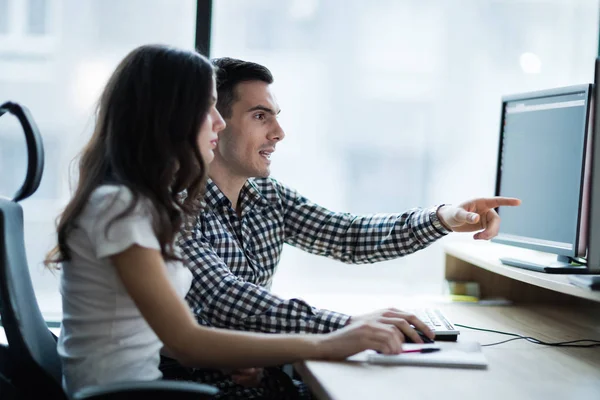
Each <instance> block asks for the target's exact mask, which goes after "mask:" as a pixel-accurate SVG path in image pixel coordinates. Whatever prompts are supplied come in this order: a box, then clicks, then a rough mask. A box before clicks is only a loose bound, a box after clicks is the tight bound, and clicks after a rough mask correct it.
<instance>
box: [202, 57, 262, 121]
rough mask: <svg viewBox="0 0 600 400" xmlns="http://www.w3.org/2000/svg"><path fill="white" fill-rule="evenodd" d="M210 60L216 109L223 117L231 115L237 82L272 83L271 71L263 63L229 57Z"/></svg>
mask: <svg viewBox="0 0 600 400" xmlns="http://www.w3.org/2000/svg"><path fill="white" fill-rule="evenodd" d="M211 62H212V63H213V65H214V66H215V67H216V68H215V69H216V81H217V96H218V100H217V110H219V112H220V113H221V115H222V116H223V118H229V117H231V108H232V106H233V103H234V102H235V101H236V100H237V98H236V95H237V93H236V87H237V85H238V83H241V82H248V81H262V82H265V83H268V84H271V83H273V75H272V74H271V71H269V69H268V68H267V67H265V66H263V65H260V64H257V63H253V62H249V61H243V60H237V59H235V58H229V57H223V58H213V59H212V60H211Z"/></svg>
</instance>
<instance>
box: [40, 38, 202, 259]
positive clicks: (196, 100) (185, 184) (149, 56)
mask: <svg viewBox="0 0 600 400" xmlns="http://www.w3.org/2000/svg"><path fill="white" fill-rule="evenodd" d="M213 71H214V70H213V67H212V65H211V64H210V62H209V61H208V60H207V59H206V58H204V57H203V56H201V55H200V54H198V53H196V52H192V51H185V50H180V49H176V48H172V47H167V46H161V45H147V46H141V47H138V48H137V49H135V50H133V51H132V52H131V53H129V54H128V55H127V56H126V57H125V59H124V60H123V61H121V63H120V64H119V65H118V66H117V68H116V70H115V72H114V73H113V74H112V76H111V77H110V79H109V81H108V83H107V85H106V87H105V89H104V92H103V93H102V95H101V97H100V100H99V103H98V108H97V112H96V124H95V128H94V132H93V134H92V137H91V139H90V141H89V142H88V144H87V145H86V146H85V148H84V149H83V151H82V153H81V158H80V160H79V181H78V184H77V188H76V190H75V194H74V195H73V198H72V199H71V201H70V202H69V203H68V205H67V206H66V208H65V210H64V212H63V213H62V215H61V216H60V217H59V219H58V227H57V232H58V245H57V246H56V248H54V249H53V250H52V251H51V252H50V253H48V255H47V257H46V260H45V264H46V265H47V266H50V265H54V264H57V263H60V262H63V261H68V260H70V259H71V253H70V249H69V247H68V246H67V242H66V241H67V237H68V235H69V233H70V232H71V231H72V230H73V228H74V227H75V223H76V219H77V217H78V216H79V215H80V214H81V212H82V211H83V209H84V208H85V206H86V204H87V202H88V199H89V197H90V194H91V193H92V192H93V191H94V189H96V188H97V187H98V186H100V185H102V184H106V183H117V184H120V185H123V186H125V187H127V188H128V189H129V190H130V191H131V193H132V195H133V198H132V202H131V204H130V205H129V206H128V208H127V209H126V210H125V211H124V212H123V213H121V214H120V215H118V216H117V217H115V218H114V219H113V221H111V223H112V222H114V221H115V220H117V219H119V218H123V217H125V216H127V215H128V214H130V213H131V212H132V211H133V210H134V208H135V207H136V205H137V203H138V201H139V199H140V196H142V197H143V198H145V199H147V200H149V201H150V203H151V205H152V207H151V208H152V217H153V229H154V232H155V234H156V236H157V238H158V242H159V244H160V248H161V253H162V255H163V257H165V259H167V260H173V259H178V257H177V256H176V254H175V251H174V248H173V244H174V241H175V235H176V234H177V232H178V231H179V229H181V227H182V225H183V223H184V222H186V220H187V217H188V216H192V215H194V213H195V212H197V211H198V208H199V205H200V200H201V196H202V194H203V190H204V188H205V185H206V179H207V178H206V176H207V173H206V170H207V169H206V165H205V164H204V161H203V160H202V156H201V154H200V151H199V149H198V144H197V138H198V135H199V133H200V127H201V126H202V123H203V122H204V120H205V118H206V116H207V113H208V111H209V107H210V97H211V93H212V90H213V88H212V85H213V84H212V77H213V74H214V72H213ZM184 191H186V192H187V195H186V196H183V195H182V192H184ZM107 230H108V227H107Z"/></svg>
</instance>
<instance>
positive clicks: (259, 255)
mask: <svg viewBox="0 0 600 400" xmlns="http://www.w3.org/2000/svg"><path fill="white" fill-rule="evenodd" d="M213 62H214V64H215V66H216V67H217V68H218V70H217V92H218V102H217V108H218V110H219V112H220V113H221V114H222V116H223V117H224V119H225V121H226V123H227V127H226V128H225V130H224V131H222V132H221V133H220V135H219V143H218V145H217V148H216V149H215V152H214V153H215V157H214V160H213V161H212V163H211V166H210V174H209V175H210V178H211V179H210V181H209V183H208V187H207V192H206V196H205V202H206V207H205V209H204V211H203V212H202V213H201V215H199V217H198V220H197V222H196V225H195V227H194V228H193V230H192V231H191V232H190V233H186V234H184V235H183V236H182V239H181V241H180V245H181V247H182V250H183V253H184V258H185V259H186V261H187V263H188V265H189V268H190V269H191V270H192V272H193V275H194V282H193V283H192V287H191V289H190V292H189V293H188V295H187V301H188V303H189V304H190V306H191V308H192V310H193V312H194V313H195V315H196V318H197V319H198V321H199V322H200V323H202V324H204V325H209V326H215V327H220V328H230V329H238V330H246V331H261V332H307V333H324V332H330V331H333V330H336V329H339V328H341V327H343V326H344V325H347V324H351V323H354V322H357V321H360V320H365V319H376V320H379V321H382V322H384V323H389V324H393V325H395V326H396V327H397V328H398V329H400V330H401V332H402V333H403V334H404V335H406V336H408V337H409V338H410V339H411V340H413V341H414V342H417V343H420V342H421V339H420V338H419V336H418V334H417V332H416V331H415V330H414V329H413V328H412V327H411V325H414V326H415V327H418V328H420V329H421V330H423V331H424V332H425V334H427V335H428V336H430V337H432V336H433V335H432V333H431V331H429V330H428V329H427V328H426V327H425V326H424V325H423V323H422V322H421V321H419V320H418V319H416V318H415V317H414V316H412V315H410V314H407V313H404V312H401V311H399V310H396V309H386V310H381V311H376V312H374V313H371V314H368V315H364V316H349V315H345V314H341V313H337V312H334V311H328V310H320V309H316V308H314V307H311V306H310V305H309V304H307V303H306V302H304V301H302V300H300V299H282V298H279V297H277V296H275V295H273V294H271V293H270V292H269V287H270V285H271V281H272V278H273V274H274V273H275V270H276V268H277V264H278V262H279V259H280V255H281V251H282V248H283V244H284V243H288V244H290V245H293V246H296V247H298V248H300V249H302V250H305V251H308V252H310V253H313V254H317V255H322V256H326V257H330V258H334V259H337V260H340V261H342V262H346V263H353V264H359V263H374V262H378V261H383V260H389V259H393V258H396V257H401V256H404V255H407V254H410V253H412V252H415V251H417V250H420V249H423V248H425V247H427V246H428V245H429V244H431V243H432V242H434V241H435V240H437V239H439V238H441V237H443V236H445V235H446V234H448V233H449V232H451V231H455V232H478V233H476V234H475V235H474V237H475V239H490V238H492V237H493V236H495V235H496V234H497V232H498V228H499V223H500V219H499V217H498V215H497V214H496V212H495V211H494V208H495V207H498V206H514V205H518V204H519V200H517V199H508V198H489V199H476V200H471V201H467V202H464V203H462V204H460V205H458V206H448V205H442V206H438V207H433V208H430V209H412V210H408V211H406V212H404V213H402V214H390V215H377V216H375V215H373V216H356V215H350V214H347V213H336V212H332V211H329V210H327V209H325V208H323V207H321V206H319V205H317V204H314V203H312V202H310V201H309V200H308V199H306V198H304V197H303V196H302V195H300V194H299V193H297V192H296V191H294V190H292V189H290V188H288V187H286V186H285V185H283V184H281V183H279V182H277V181H276V180H274V179H271V178H269V175H270V165H271V160H270V157H271V154H272V153H273V152H274V151H276V147H277V144H278V143H279V142H280V141H281V140H283V139H284V137H285V133H284V131H283V129H282V128H281V126H280V125H279V122H278V120H277V115H278V114H279V111H280V109H279V106H278V104H277V101H276V99H275V97H274V96H273V93H272V91H271V83H272V82H273V77H272V75H271V73H270V72H269V70H268V69H267V68H265V67H263V66H261V65H258V64H255V63H250V62H244V61H241V60H235V59H230V58H221V59H216V60H213Z"/></svg>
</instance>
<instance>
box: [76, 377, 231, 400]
mask: <svg viewBox="0 0 600 400" xmlns="http://www.w3.org/2000/svg"><path fill="white" fill-rule="evenodd" d="M218 392H219V390H218V389H217V388H215V387H214V386H209V385H204V384H200V383H193V382H183V381H147V382H141V381H138V382H118V383H111V384H109V385H100V386H90V387H87V388H84V389H81V390H80V391H78V392H77V393H75V395H74V396H73V399H74V400H126V399H127V400H138V399H139V400H154V399H162V400H164V399H169V400H170V399H174V400H188V399H189V400H202V399H213V398H214V396H215V395H216V394H217V393H218Z"/></svg>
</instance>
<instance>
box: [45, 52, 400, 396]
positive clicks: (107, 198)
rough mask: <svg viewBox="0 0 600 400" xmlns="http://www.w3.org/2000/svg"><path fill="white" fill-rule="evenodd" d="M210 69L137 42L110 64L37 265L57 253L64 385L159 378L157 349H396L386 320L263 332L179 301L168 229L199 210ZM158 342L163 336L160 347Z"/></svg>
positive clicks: (196, 58) (303, 352)
mask: <svg viewBox="0 0 600 400" xmlns="http://www.w3.org/2000/svg"><path fill="white" fill-rule="evenodd" d="M215 104H216V90H215V82H214V76H213V69H212V67H211V65H210V63H209V62H208V61H207V60H206V59H205V58H204V57H202V56H201V55H199V54H197V53H194V52H188V51H183V50H178V49H174V48H170V47H165V46H142V47H139V48H137V49H135V50H134V51H133V52H131V53H130V54H129V55H128V56H127V57H126V58H125V59H124V60H123V61H122V62H121V63H120V64H119V66H118V67H117V69H116V70H115V72H114V73H113V75H112V77H111V78H110V80H109V82H108V84H107V85H106V88H105V90H104V92H103V94H102V96H101V98H100V102H99V107H98V112H97V120H96V126H95V130H94V133H93V135H92V138H91V140H90V142H89V143H88V144H87V146H86V147H85V148H84V150H83V153H82V155H81V160H80V163H79V183H78V185H77V188H76V191H75V194H74V196H73V198H72V199H71V201H70V202H69V203H68V205H67V207H66V209H65V211H64V212H63V214H62V215H61V217H60V219H59V224H58V228H57V231H58V246H57V247H56V249H54V250H53V252H51V254H49V255H48V258H47V261H46V262H47V264H48V265H57V264H61V266H62V268H61V269H62V274H61V294H62V298H63V322H62V331H61V336H60V339H59V342H58V350H59V353H60V355H61V358H62V360H63V367H64V385H65V388H66V390H67V391H68V392H69V393H74V392H75V391H77V390H79V389H80V388H82V387H85V386H89V385H95V384H103V383H109V382H114V381H125V380H153V379H160V378H161V373H160V371H159V369H158V364H159V353H160V351H161V349H162V351H163V352H165V353H166V354H168V355H169V356H171V357H173V358H176V359H177V360H178V361H180V362H181V363H182V364H184V365H189V366H201V367H213V368H244V367H253V366H268V365H278V364H284V363H290V362H294V361H296V360H300V359H344V358H345V357H347V356H349V355H351V354H353V353H356V352H359V351H362V350H365V349H367V348H370V349H375V350H377V351H380V352H383V353H386V354H390V353H398V352H400V351H401V334H400V332H399V331H398V330H397V329H396V328H394V327H393V326H391V325H383V324H379V323H368V324H358V325H351V326H349V327H347V328H344V329H342V330H340V331H337V332H335V333H331V334H328V335H270V334H254V333H243V332H235V331H229V330H222V329H213V328H206V327H202V326H200V325H198V324H197V323H196V321H195V320H194V318H193V316H192V313H191V312H190V310H189V308H188V307H187V305H186V304H185V302H184V301H183V296H184V295H185V294H186V292H187V290H188V289H189V287H190V283H191V273H190V271H189V270H188V269H187V268H185V267H184V266H183V265H182V263H181V259H180V257H179V252H178V249H177V248H176V246H175V236H176V233H177V232H178V231H179V229H180V227H182V226H185V225H184V224H186V223H187V222H189V221H190V219H191V218H193V217H194V216H195V215H197V213H198V210H199V207H200V201H201V197H202V196H201V195H202V190H203V188H204V187H205V185H206V176H207V175H206V168H207V164H208V163H209V162H210V161H211V160H212V158H213V149H214V148H215V146H216V144H217V140H218V136H217V133H218V132H219V131H221V130H222V129H223V128H224V127H225V122H224V121H223V119H222V118H221V116H220V115H219V113H218V111H217V110H216V108H215ZM163 346H164V347H163Z"/></svg>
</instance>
